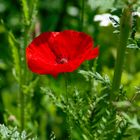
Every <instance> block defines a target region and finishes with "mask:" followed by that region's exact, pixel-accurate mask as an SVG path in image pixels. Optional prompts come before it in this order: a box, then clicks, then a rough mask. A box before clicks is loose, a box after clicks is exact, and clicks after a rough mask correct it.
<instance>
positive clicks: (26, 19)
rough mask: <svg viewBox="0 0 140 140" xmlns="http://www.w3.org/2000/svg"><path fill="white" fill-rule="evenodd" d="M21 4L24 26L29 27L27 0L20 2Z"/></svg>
mask: <svg viewBox="0 0 140 140" xmlns="http://www.w3.org/2000/svg"><path fill="white" fill-rule="evenodd" d="M21 4H22V9H23V14H24V21H25V24H26V25H29V24H30V20H29V7H28V4H27V0H21Z"/></svg>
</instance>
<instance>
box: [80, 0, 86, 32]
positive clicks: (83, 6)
mask: <svg viewBox="0 0 140 140" xmlns="http://www.w3.org/2000/svg"><path fill="white" fill-rule="evenodd" d="M84 9H85V0H82V9H81V21H80V31H83V27H84Z"/></svg>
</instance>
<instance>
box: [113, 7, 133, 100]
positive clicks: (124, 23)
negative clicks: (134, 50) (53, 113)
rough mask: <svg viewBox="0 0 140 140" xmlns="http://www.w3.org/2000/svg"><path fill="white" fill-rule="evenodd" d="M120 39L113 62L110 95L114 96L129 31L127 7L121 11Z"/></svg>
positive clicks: (128, 10)
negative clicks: (113, 69) (114, 61)
mask: <svg viewBox="0 0 140 140" xmlns="http://www.w3.org/2000/svg"><path fill="white" fill-rule="evenodd" d="M120 22H121V23H120V40H119V43H118V48H117V60H116V64H115V71H114V77H113V84H112V95H111V97H112V98H114V97H115V95H114V94H116V92H117V91H118V90H119V87H120V83H121V76H122V71H123V64H124V58H125V50H126V46H127V41H128V37H129V32H130V27H131V26H130V25H131V9H130V8H129V7H127V8H125V9H124V10H123V13H122V17H121V21H120Z"/></svg>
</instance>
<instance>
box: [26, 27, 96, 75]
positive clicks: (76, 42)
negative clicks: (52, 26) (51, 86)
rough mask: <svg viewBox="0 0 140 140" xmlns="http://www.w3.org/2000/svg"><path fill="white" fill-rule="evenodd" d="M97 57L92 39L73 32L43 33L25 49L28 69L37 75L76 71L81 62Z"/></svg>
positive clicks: (83, 34)
mask: <svg viewBox="0 0 140 140" xmlns="http://www.w3.org/2000/svg"><path fill="white" fill-rule="evenodd" d="M97 56H98V48H97V47H96V48H93V40H92V38H91V37H90V36H89V35H87V34H85V33H83V32H77V31H73V30H65V31H62V32H45V33H42V34H41V35H39V36H38V37H36V38H35V39H34V40H33V41H32V42H31V43H30V44H29V46H28V47H27V48H26V59H27V63H28V67H29V69H30V70H31V71H32V72H34V73H37V74H51V75H53V76H54V77H55V76H57V75H58V74H59V73H65V72H72V71H74V70H76V69H77V68H78V67H79V66H80V65H81V64H82V62H83V61H85V60H90V59H93V58H95V57H97Z"/></svg>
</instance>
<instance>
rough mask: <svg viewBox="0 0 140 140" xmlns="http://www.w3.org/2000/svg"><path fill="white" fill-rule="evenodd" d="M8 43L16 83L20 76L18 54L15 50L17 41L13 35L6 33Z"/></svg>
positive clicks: (16, 49)
mask: <svg viewBox="0 0 140 140" xmlns="http://www.w3.org/2000/svg"><path fill="white" fill-rule="evenodd" d="M8 42H9V44H10V46H11V51H12V57H13V61H14V69H15V74H14V76H15V78H16V80H17V81H19V77H20V76H19V75H20V59H19V52H18V48H17V41H16V39H15V37H14V35H13V34H12V33H11V32H9V33H8Z"/></svg>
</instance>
